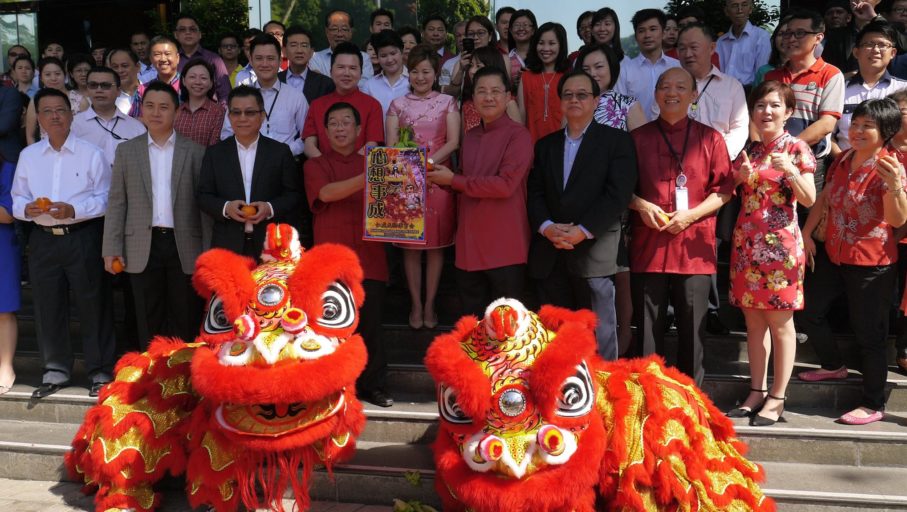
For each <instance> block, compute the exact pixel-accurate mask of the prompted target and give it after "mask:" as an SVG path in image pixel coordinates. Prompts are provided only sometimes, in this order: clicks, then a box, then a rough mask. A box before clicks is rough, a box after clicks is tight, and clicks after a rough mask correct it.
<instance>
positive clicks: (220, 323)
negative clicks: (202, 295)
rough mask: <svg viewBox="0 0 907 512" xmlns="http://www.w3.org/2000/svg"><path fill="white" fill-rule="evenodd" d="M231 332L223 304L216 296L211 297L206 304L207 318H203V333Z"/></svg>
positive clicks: (231, 326)
mask: <svg viewBox="0 0 907 512" xmlns="http://www.w3.org/2000/svg"><path fill="white" fill-rule="evenodd" d="M232 330H233V323H232V322H230V319H228V318H227V312H226V311H224V302H223V301H222V300H221V299H220V297H218V296H217V295H212V296H211V301H210V302H208V316H206V317H205V332H206V333H208V334H221V333H225V332H229V331H232Z"/></svg>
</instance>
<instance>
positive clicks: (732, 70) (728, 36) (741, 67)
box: [716, 0, 772, 88]
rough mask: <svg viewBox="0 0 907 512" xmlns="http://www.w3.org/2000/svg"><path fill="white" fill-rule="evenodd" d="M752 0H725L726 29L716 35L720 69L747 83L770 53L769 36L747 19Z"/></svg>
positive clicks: (751, 79) (765, 61)
mask: <svg viewBox="0 0 907 512" xmlns="http://www.w3.org/2000/svg"><path fill="white" fill-rule="evenodd" d="M752 13H753V0H725V2H724V14H725V15H726V16H727V17H728V18H729V19H730V20H731V26H730V28H728V31H727V32H725V33H724V35H722V36H721V37H719V38H718V42H717V45H716V46H717V51H718V59H719V61H720V62H721V69H722V71H724V72H725V73H727V74H729V75H731V76H732V77H734V78H736V79H737V80H739V81H740V83H741V84H743V86H744V87H747V88H748V87H750V86H751V85H752V84H753V79H754V78H755V77H756V72H757V71H759V68H761V67H762V66H764V65H766V64H768V58H769V57H770V56H771V53H772V42H771V36H770V35H769V33H768V32H766V31H765V30H763V29H761V28H759V27H757V26H755V25H753V24H752V23H750V14H752Z"/></svg>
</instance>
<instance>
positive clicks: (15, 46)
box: [6, 44, 31, 57]
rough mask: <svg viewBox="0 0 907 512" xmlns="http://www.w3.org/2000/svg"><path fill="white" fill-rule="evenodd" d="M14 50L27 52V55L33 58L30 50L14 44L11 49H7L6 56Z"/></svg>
mask: <svg viewBox="0 0 907 512" xmlns="http://www.w3.org/2000/svg"><path fill="white" fill-rule="evenodd" d="M13 48H22V49H23V50H25V53H26V54H27V55H28V56H29V57H31V52H30V51H28V48H26V47H24V46H22V45H21V44H14V45H12V46H10V47H9V48H7V49H6V55H7V56H9V52H10V51H12V49H13Z"/></svg>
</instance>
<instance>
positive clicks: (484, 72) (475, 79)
mask: <svg viewBox="0 0 907 512" xmlns="http://www.w3.org/2000/svg"><path fill="white" fill-rule="evenodd" d="M486 76H496V77H498V78H500V79H501V82H503V83H504V88H505V89H507V90H508V91H509V90H510V77H509V76H507V71H505V70H503V69H499V68H496V67H490V66H486V67H484V68H481V69H479V70H478V71H476V73H475V75H473V76H472V84H473V88H475V86H476V84H478V83H479V79H480V78H482V77H486Z"/></svg>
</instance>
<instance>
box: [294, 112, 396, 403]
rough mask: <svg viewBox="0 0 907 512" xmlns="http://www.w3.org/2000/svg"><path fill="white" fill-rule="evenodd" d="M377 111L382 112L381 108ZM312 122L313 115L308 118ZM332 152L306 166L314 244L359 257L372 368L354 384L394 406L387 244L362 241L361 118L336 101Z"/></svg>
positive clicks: (362, 325)
mask: <svg viewBox="0 0 907 512" xmlns="http://www.w3.org/2000/svg"><path fill="white" fill-rule="evenodd" d="M378 108H379V109H380V108H381V107H378ZM309 118H310V119H311V115H310V116H309ZM321 123H323V125H322V126H323V128H324V129H325V130H326V131H327V139H326V140H327V141H328V142H329V144H330V149H331V151H328V152H325V153H324V154H323V155H321V156H319V157H317V158H312V159H310V160H307V161H306V163H305V173H304V174H305V190H306V197H308V200H309V206H310V207H311V208H312V216H313V218H314V235H315V243H316V244H322V243H328V242H330V243H337V244H343V245H345V246H347V247H349V248H351V249H353V250H354V251H356V255H357V256H359V261H360V263H361V264H362V270H363V271H364V273H365V280H364V281H363V283H362V287H363V288H364V289H365V303H364V304H362V308H361V309H360V310H359V315H360V318H359V333H360V334H362V338H363V339H364V340H365V347H366V349H367V350H368V364H367V365H366V367H365V370H364V371H363V372H362V375H360V376H359V380H358V381H357V383H356V388H357V394H358V395H359V396H360V397H361V398H363V399H365V400H368V401H369V402H371V403H373V404H375V405H378V406H380V407H390V406H392V405H394V399H393V398H391V396H390V395H389V394H387V392H385V391H384V380H385V377H386V375H387V364H386V362H385V356H384V345H383V344H382V343H381V306H382V304H383V302H384V292H385V287H386V286H387V259H386V258H385V255H384V244H383V243H381V242H374V241H365V240H363V239H362V229H363V228H362V223H363V219H364V218H365V216H364V214H363V209H364V205H363V202H362V189H363V188H364V187H365V156H364V155H363V154H361V153H360V152H359V151H358V149H359V147H360V146H359V143H358V142H357V141H358V140H359V135H360V134H361V131H362V127H361V118H360V116H359V112H358V111H356V109H355V108H354V107H353V105H351V104H350V103H345V102H337V103H334V104H333V105H331V106H330V107H329V108H328V109H327V112H325V114H324V115H323V116H321V118H320V120H319V124H321Z"/></svg>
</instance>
